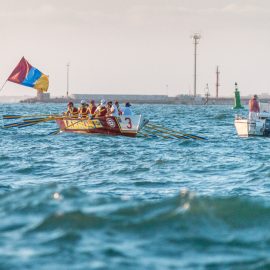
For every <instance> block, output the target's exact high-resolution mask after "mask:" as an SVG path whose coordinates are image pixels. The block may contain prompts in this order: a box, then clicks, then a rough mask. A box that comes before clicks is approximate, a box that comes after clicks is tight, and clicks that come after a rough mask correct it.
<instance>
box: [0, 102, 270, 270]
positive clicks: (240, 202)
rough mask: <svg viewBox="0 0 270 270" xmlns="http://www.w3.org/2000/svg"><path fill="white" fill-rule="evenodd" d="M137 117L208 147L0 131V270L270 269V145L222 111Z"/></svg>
mask: <svg viewBox="0 0 270 270" xmlns="http://www.w3.org/2000/svg"><path fill="white" fill-rule="evenodd" d="M64 109H65V104H57V105H55V104H35V105H33V104H13V105H1V112H2V113H5V114H18V113H19V114H41V113H58V112H61V111H63V110H64ZM132 109H133V111H134V112H136V113H138V114H143V115H144V116H146V117H147V118H149V120H150V122H152V123H155V124H161V125H163V126H165V127H169V128H172V129H175V130H180V131H183V132H186V133H192V134H197V135H200V136H205V137H207V138H208V140H207V141H199V140H181V139H165V138H147V137H140V138H127V137H110V136H100V135H99V136H98V135H91V136H87V135H77V134H59V135H56V136H53V135H48V134H49V133H50V132H52V131H54V130H56V129H57V126H56V124H55V123H53V122H51V123H44V124H39V125H35V126H31V127H25V128H21V129H18V128H12V129H0V141H1V145H0V172H1V173H0V269H42V270H43V269H44V270H45V269H46V270H47V269H58V270H61V269H63V270H64V269H160V270H163V269H270V255H269V254H270V199H269V196H270V163H269V160H270V151H269V147H268V145H269V143H270V139H267V138H248V139H241V138H239V137H237V135H236V131H235V128H234V125H233V121H234V114H235V113H238V112H236V111H234V110H232V109H231V108H230V107H229V106H180V105H133V106H132ZM242 112H243V113H247V111H245V110H243V111H242ZM16 121H18V120H14V122H16ZM9 122H11V121H9ZM6 123H7V122H6Z"/></svg>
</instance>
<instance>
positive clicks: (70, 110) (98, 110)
mask: <svg viewBox="0 0 270 270" xmlns="http://www.w3.org/2000/svg"><path fill="white" fill-rule="evenodd" d="M130 106H131V104H130V103H129V102H127V103H126V104H125V107H124V108H120V105H119V102H118V101H115V102H114V103H113V102H112V101H109V102H106V101H105V100H104V99H102V100H101V101H100V103H99V104H98V105H97V106H96V104H95V101H94V100H91V101H90V104H89V105H88V104H87V103H86V101H85V100H82V101H81V105H80V107H79V108H76V107H75V106H74V104H73V102H72V101H70V102H69V103H68V105H67V111H66V112H65V113H64V114H65V115H67V116H70V117H73V118H88V117H90V118H97V117H104V116H120V115H132V114H133V113H132V110H131V108H130Z"/></svg>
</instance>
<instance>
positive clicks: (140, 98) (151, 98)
mask: <svg viewBox="0 0 270 270" xmlns="http://www.w3.org/2000/svg"><path fill="white" fill-rule="evenodd" d="M70 98H71V99H72V100H74V101H75V102H79V101H81V100H82V99H84V100H86V101H88V102H89V101H90V100H92V99H94V100H95V101H96V102H99V101H100V100H101V99H105V100H106V101H109V100H112V101H114V100H118V101H119V102H121V103H123V102H127V101H129V102H134V103H163V102H168V101H169V97H168V96H166V95H109V94H106V95H100V94H72V95H70Z"/></svg>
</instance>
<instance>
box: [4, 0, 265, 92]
mask: <svg viewBox="0 0 270 270" xmlns="http://www.w3.org/2000/svg"><path fill="white" fill-rule="evenodd" d="M0 25H1V27H0V40H1V42H0V48H1V49H0V83H1V84H2V83H4V82H5V80H6V78H7V77H8V76H9V75H10V73H11V72H12V70H13V68H14V67H15V66H16V65H17V63H18V62H19V60H20V59H21V57H22V56H24V57H25V58H26V59H27V60H28V61H29V62H30V63H31V64H32V65H33V66H35V67H37V68H38V69H40V70H41V71H42V72H43V73H45V74H48V75H49V78H50V87H49V92H50V93H51V95H53V96H63V95H65V93H66V77H67V74H66V70H67V69H66V65H67V63H70V93H88V94H91V93H93V94H101V93H104V94H149V95H153V94H158V95H166V94H169V95H170V96H175V95H178V94H189V93H191V94H192V93H193V75H194V71H193V64H194V60H193V57H194V47H193V46H194V45H193V41H192V39H191V36H192V34H193V33H196V32H199V33H200V34H201V36H202V38H201V40H200V43H199V45H198V62H197V65H198V67H197V72H198V74H197V75H198V77H197V92H198V93H199V94H202V95H204V94H205V86H206V84H207V83H208V84H209V88H210V94H211V95H212V96H214V95H215V76H216V75H215V71H216V66H217V65H218V66H219V69H220V84H221V86H220V96H231V95H232V94H233V91H234V83H235V82H238V85H239V90H240V91H241V94H242V95H248V94H254V93H257V94H260V93H262V92H264V93H268V94H270V76H269V72H270V71H269V70H270V50H269V46H270V42H269V41H270V1H269V0H218V1H217V0H76V1H74V0H46V1H43V0H24V1H21V0H8V1H6V0H0ZM31 94H33V95H34V94H35V90H34V89H31V88H27V87H24V86H20V85H16V84H13V83H11V82H8V83H7V84H6V85H5V87H4V90H3V91H2V92H1V93H0V96H3V95H6V96H11V95H31Z"/></svg>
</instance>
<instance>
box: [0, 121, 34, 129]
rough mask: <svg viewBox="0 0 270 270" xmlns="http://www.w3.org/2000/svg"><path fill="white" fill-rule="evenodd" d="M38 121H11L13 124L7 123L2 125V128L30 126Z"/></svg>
mask: <svg viewBox="0 0 270 270" xmlns="http://www.w3.org/2000/svg"><path fill="white" fill-rule="evenodd" d="M36 124H38V123H24V122H22V123H13V124H8V125H4V126H3V128H12V127H27V126H32V125H36Z"/></svg>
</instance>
